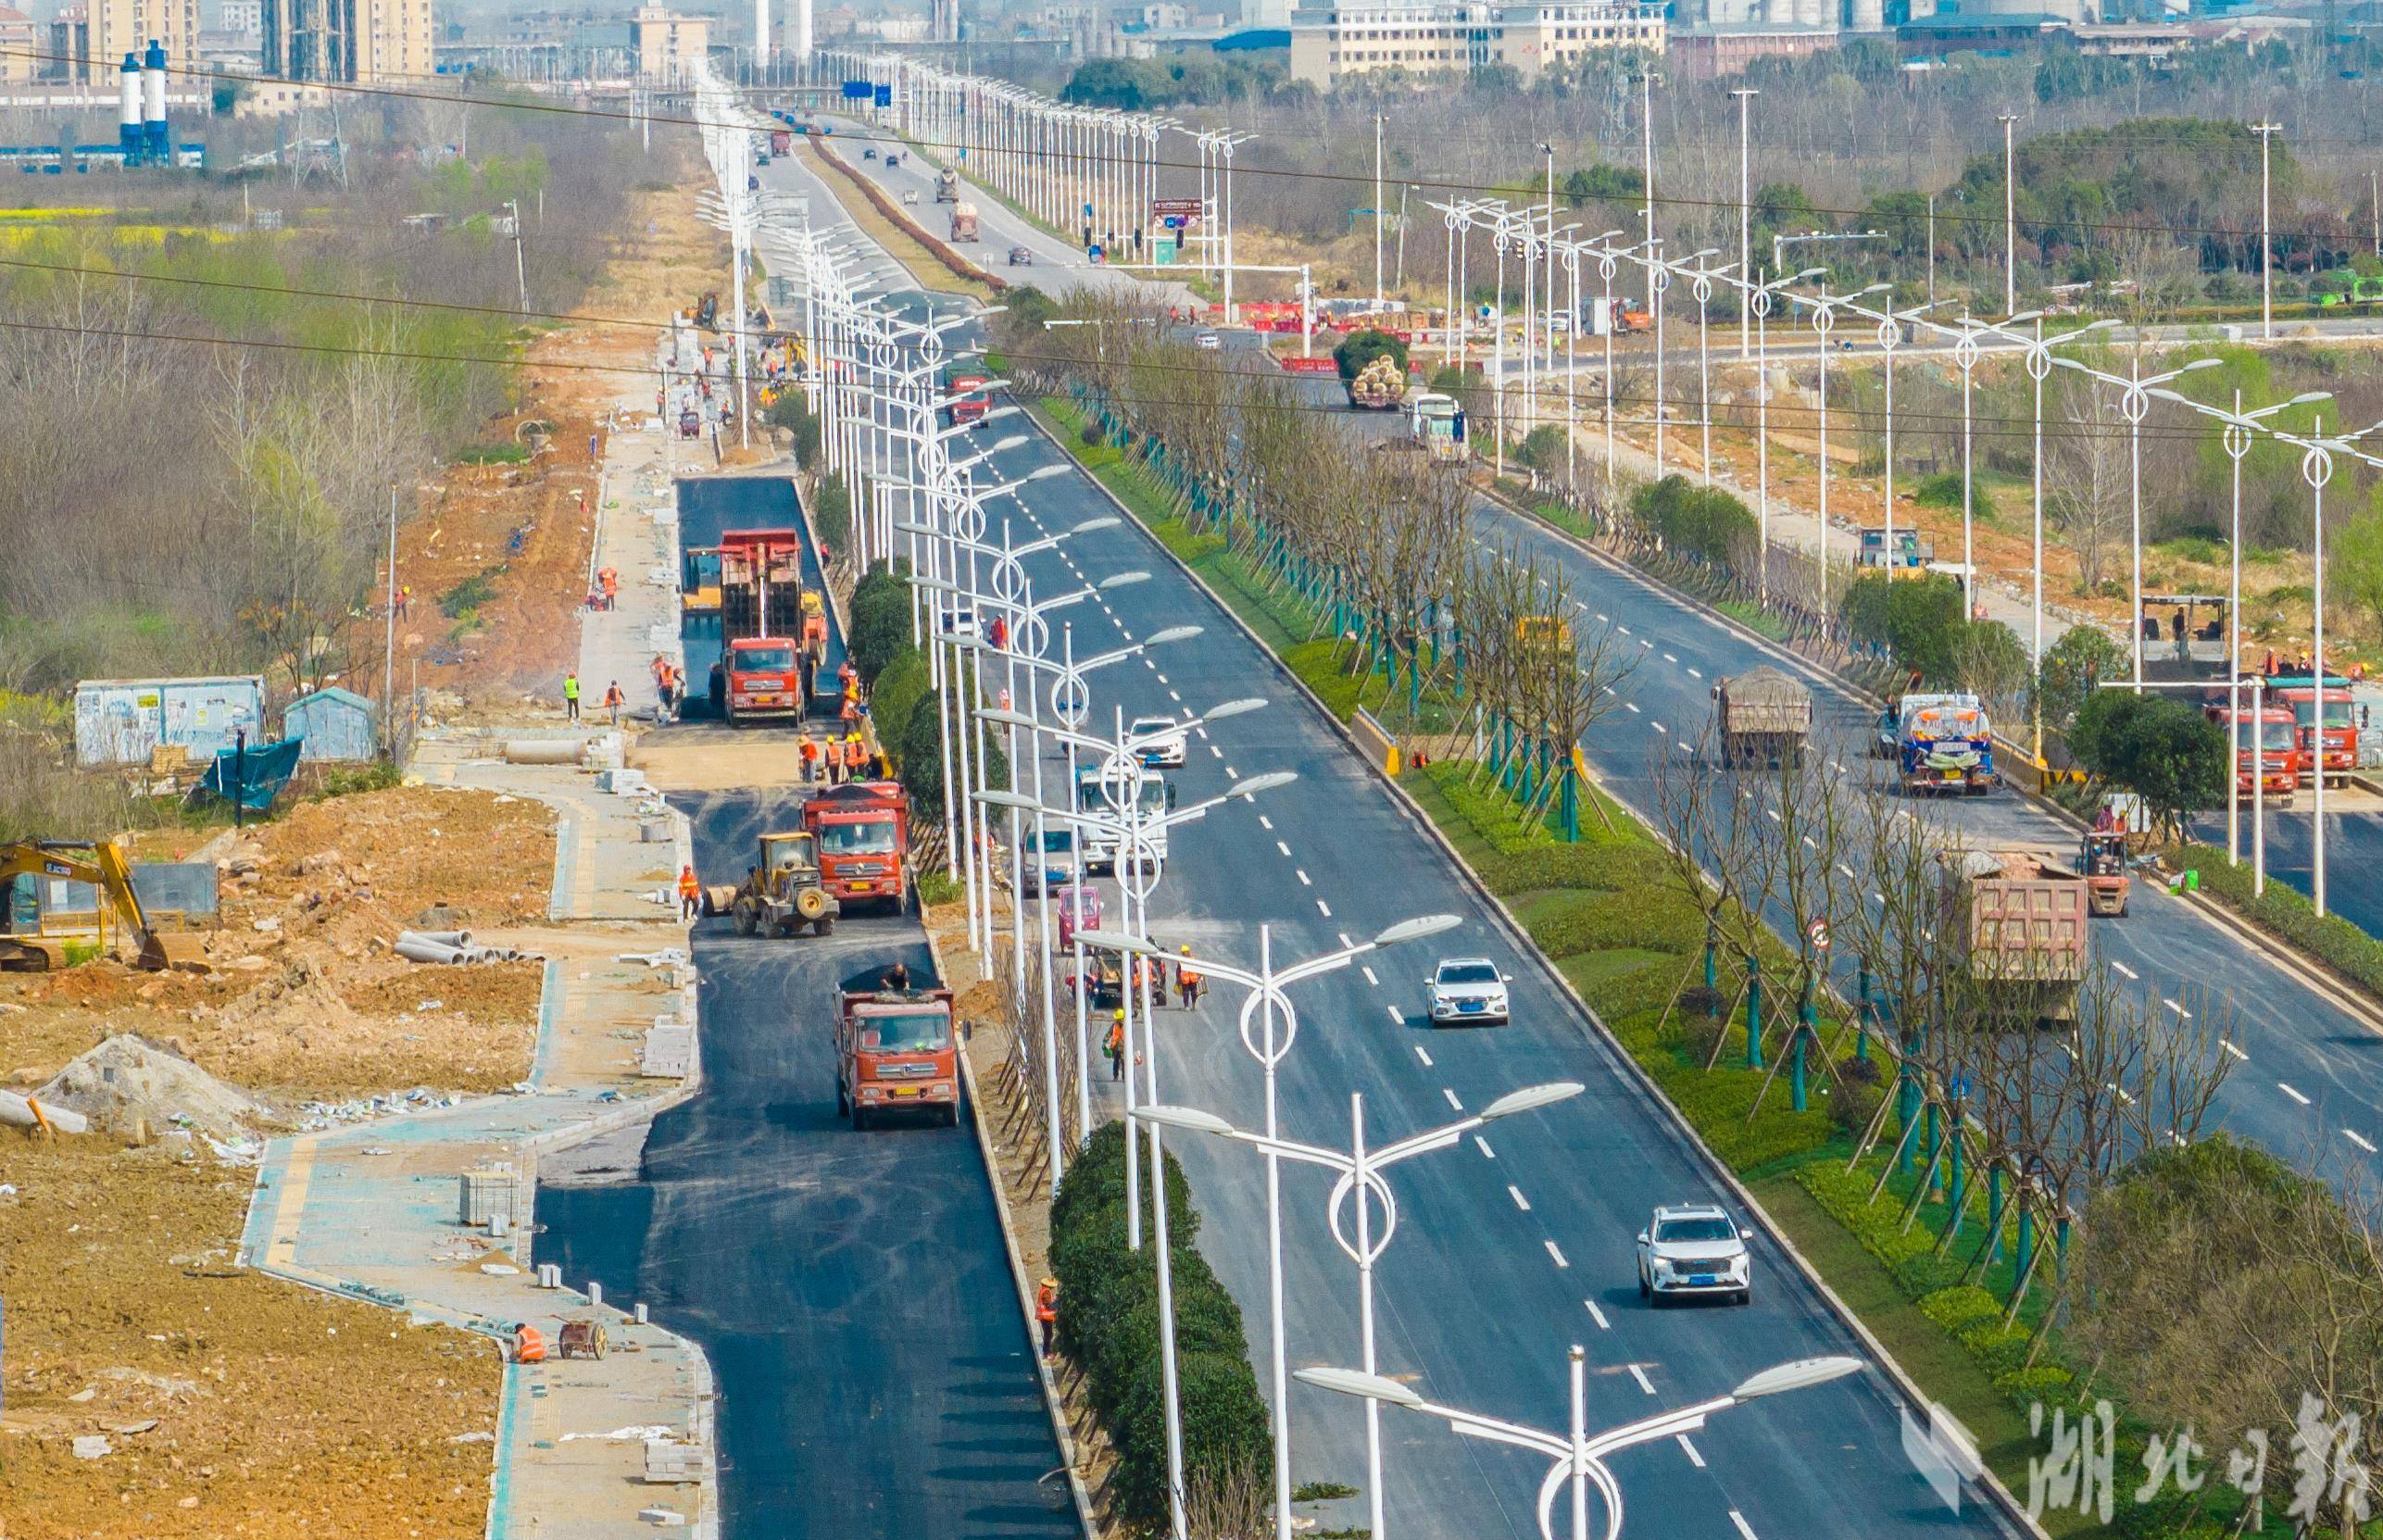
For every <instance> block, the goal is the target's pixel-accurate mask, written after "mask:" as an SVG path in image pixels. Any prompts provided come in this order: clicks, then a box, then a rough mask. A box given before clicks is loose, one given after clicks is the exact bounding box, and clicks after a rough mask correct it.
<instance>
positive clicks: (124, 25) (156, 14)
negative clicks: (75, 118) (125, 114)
mask: <svg viewBox="0 0 2383 1540" xmlns="http://www.w3.org/2000/svg"><path fill="white" fill-rule="evenodd" d="M49 31H50V40H49V49H48V52H49V55H50V56H49V57H47V58H45V59H44V60H43V61H42V66H43V68H42V69H41V71H40V73H41V74H42V75H43V76H44V78H45V79H49V80H58V81H76V82H78V83H81V84H84V85H89V84H93V83H94V82H96V83H101V84H106V85H110V86H112V85H114V84H115V83H116V78H117V73H118V71H119V70H120V69H122V68H123V65H124V56H125V55H127V54H134V55H138V56H143V57H146V56H147V55H148V52H149V44H150V43H151V42H152V41H155V42H157V43H159V44H164V46H165V50H166V68H167V69H169V70H182V71H189V70H195V69H197V68H198V0H76V3H75V4H72V5H69V6H66V7H65V8H63V9H61V10H60V11H59V12H58V14H57V16H56V19H53V20H52V21H51V22H50V29H49ZM168 79H169V80H170V81H172V82H173V84H174V85H175V86H177V87H179V86H183V85H186V84H189V83H191V82H192V81H193V80H194V77H193V76H192V75H190V74H181V75H169V77H168Z"/></svg>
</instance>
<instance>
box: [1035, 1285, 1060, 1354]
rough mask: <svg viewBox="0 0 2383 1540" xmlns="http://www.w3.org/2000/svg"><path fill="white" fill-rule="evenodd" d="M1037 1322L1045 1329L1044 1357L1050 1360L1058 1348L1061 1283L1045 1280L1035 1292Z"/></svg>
mask: <svg viewBox="0 0 2383 1540" xmlns="http://www.w3.org/2000/svg"><path fill="white" fill-rule="evenodd" d="M1035 1321H1038V1322H1039V1323H1040V1324H1041V1325H1042V1328H1043V1357H1044V1358H1049V1357H1050V1356H1051V1353H1052V1351H1053V1350H1054V1348H1055V1347H1056V1346H1058V1345H1057V1342H1056V1336H1057V1333H1058V1332H1059V1328H1060V1281H1059V1280H1058V1279H1056V1278H1045V1279H1044V1280H1043V1286H1042V1287H1041V1288H1038V1289H1036V1290H1035Z"/></svg>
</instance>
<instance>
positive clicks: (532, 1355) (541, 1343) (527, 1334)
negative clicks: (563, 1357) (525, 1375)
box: [513, 1326, 546, 1363]
mask: <svg viewBox="0 0 2383 1540" xmlns="http://www.w3.org/2000/svg"><path fill="white" fill-rule="evenodd" d="M513 1361H514V1362H515V1363H544V1362H546V1333H544V1332H541V1331H539V1330H538V1329H537V1328H536V1327H535V1326H524V1327H522V1328H521V1329H520V1331H517V1332H515V1333H513Z"/></svg>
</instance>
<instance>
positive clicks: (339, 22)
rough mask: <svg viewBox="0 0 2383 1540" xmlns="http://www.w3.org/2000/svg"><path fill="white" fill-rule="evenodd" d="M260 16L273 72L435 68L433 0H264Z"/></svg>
mask: <svg viewBox="0 0 2383 1540" xmlns="http://www.w3.org/2000/svg"><path fill="white" fill-rule="evenodd" d="M99 3H103V4H104V3H106V0H99ZM261 20H262V23H263V32H264V49H263V54H264V65H265V73H266V74H268V75H272V76H280V77H282V78H285V79H288V80H294V81H383V82H385V83H388V84H392V85H402V84H405V83H407V82H408V81H417V80H420V79H424V78H427V77H428V76H429V75H430V74H431V73H432V66H431V38H432V34H433V19H432V15H431V0H265V3H264V6H263V15H262V18H261Z"/></svg>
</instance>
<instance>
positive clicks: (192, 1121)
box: [34, 1033, 265, 1140]
mask: <svg viewBox="0 0 2383 1540" xmlns="http://www.w3.org/2000/svg"><path fill="white" fill-rule="evenodd" d="M34 1095H35V1096H38V1097H39V1098H40V1099H41V1100H43V1101H44V1102H55V1103H56V1105H58V1106H60V1107H65V1108H72V1109H73V1110H75V1111H77V1112H80V1113H82V1115H83V1116H84V1117H86V1118H89V1119H90V1120H91V1121H92V1123H93V1124H94V1126H95V1127H98V1128H103V1129H107V1130H109V1131H110V1132H113V1133H133V1132H135V1131H136V1130H138V1129H139V1128H140V1127H141V1126H142V1125H143V1124H144V1123H145V1124H146V1125H147V1126H148V1127H149V1128H150V1129H152V1130H157V1131H162V1130H165V1129H169V1128H186V1129H189V1130H190V1131H191V1132H193V1133H203V1134H205V1135H207V1137H208V1138H210V1139H219V1140H228V1139H237V1138H240V1137H243V1136H244V1135H245V1134H246V1133H248V1132H249V1129H250V1126H251V1125H253V1124H254V1123H255V1122H256V1121H257V1120H258V1119H259V1118H261V1117H262V1116H263V1115H264V1111H265V1109H264V1108H262V1107H260V1106H259V1105H258V1104H257V1103H256V1102H254V1101H251V1100H250V1099H249V1098H248V1097H247V1096H244V1095H242V1094H241V1093H240V1092H239V1091H237V1090H235V1089H233V1088H232V1087H231V1086H229V1085H226V1084H224V1083H222V1082H221V1081H219V1080H218V1079H216V1078H215V1077H214V1076H213V1075H210V1074H208V1073H207V1071H206V1070H202V1069H200V1068H199V1067H198V1066H197V1065H195V1064H193V1063H192V1062H191V1061H190V1060H189V1059H186V1058H181V1057H179V1056H177V1055H174V1054H170V1053H168V1052H167V1051H166V1050H165V1049H163V1048H160V1047H158V1046H157V1045H155V1044H153V1043H148V1042H145V1041H144V1040H143V1039H141V1038H138V1037H134V1036H132V1034H131V1033H118V1034H116V1035H115V1036H113V1037H110V1038H108V1039H107V1041H106V1042H104V1043H102V1044H100V1045H99V1046H97V1047H95V1048H94V1049H92V1050H91V1051H90V1052H89V1053H86V1054H84V1055H82V1057H81V1058H77V1059H76V1060H75V1061H74V1062H73V1063H71V1064H69V1065H68V1066H67V1067H66V1068H65V1069H63V1070H59V1071H58V1073H57V1076H56V1079H54V1080H52V1081H51V1082H50V1083H48V1084H47V1085H44V1086H43V1087H42V1088H41V1090H39V1091H38V1092H36V1093H34Z"/></svg>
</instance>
